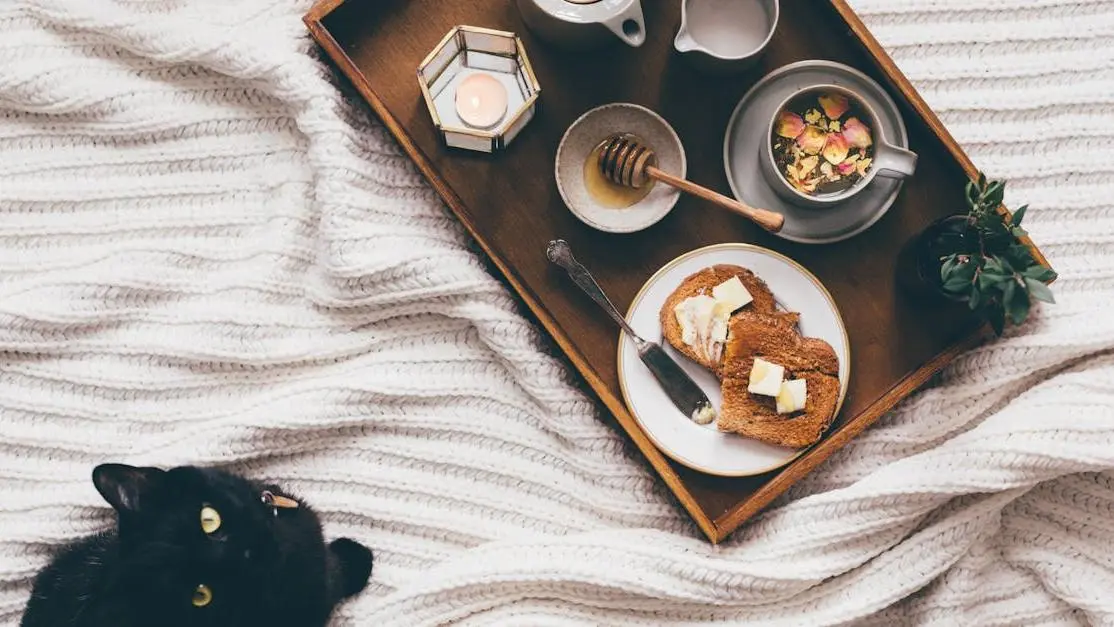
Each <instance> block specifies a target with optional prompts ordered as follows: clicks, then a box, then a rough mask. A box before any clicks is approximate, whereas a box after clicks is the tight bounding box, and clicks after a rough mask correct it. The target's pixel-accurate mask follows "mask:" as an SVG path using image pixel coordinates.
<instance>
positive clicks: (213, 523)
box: [201, 505, 220, 533]
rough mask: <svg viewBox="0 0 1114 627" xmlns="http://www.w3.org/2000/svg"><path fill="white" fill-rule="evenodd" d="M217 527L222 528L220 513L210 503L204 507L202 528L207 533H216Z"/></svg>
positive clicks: (202, 509)
mask: <svg viewBox="0 0 1114 627" xmlns="http://www.w3.org/2000/svg"><path fill="white" fill-rule="evenodd" d="M217 529H220V514H219V513H218V512H217V510H215V509H213V508H212V507H209V506H208V505H206V506H205V507H202V508H201V530H202V531H204V532H205V533H215V532H216V530H217Z"/></svg>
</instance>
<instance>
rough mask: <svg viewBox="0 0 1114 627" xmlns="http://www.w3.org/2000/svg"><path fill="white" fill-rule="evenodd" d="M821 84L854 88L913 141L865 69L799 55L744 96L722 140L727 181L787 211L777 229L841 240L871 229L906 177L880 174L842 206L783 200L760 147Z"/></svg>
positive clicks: (902, 141) (802, 237) (738, 192)
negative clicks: (797, 97) (787, 106)
mask: <svg viewBox="0 0 1114 627" xmlns="http://www.w3.org/2000/svg"><path fill="white" fill-rule="evenodd" d="M817 84H833V85H840V86H842V87H846V88H847V89H850V90H852V91H855V92H856V93H858V94H859V95H860V96H862V98H863V100H865V101H866V102H867V103H868V104H869V105H870V106H871V107H872V108H873V109H874V110H875V112H877V114H878V117H879V118H880V121H881V125H882V129H881V131H882V135H883V137H885V138H886V140H887V141H889V142H891V143H893V144H895V145H897V146H900V147H902V148H908V147H909V136H908V134H907V133H906V131H905V122H904V121H903V120H902V119H901V113H900V111H899V110H898V108H897V105H896V104H894V101H893V99H892V98H890V95H889V94H887V93H886V90H884V89H882V87H881V85H879V84H878V83H876V82H874V80H873V79H871V78H870V77H869V76H867V75H866V74H863V73H862V72H860V71H858V70H856V69H854V68H851V67H848V66H846V65H843V64H840V63H835V62H832V61H799V62H797V63H791V64H789V65H786V66H784V67H781V68H778V69H777V70H774V71H773V72H771V73H770V74H768V75H766V77H765V78H763V79H762V80H760V81H758V84H756V85H755V86H754V87H752V88H751V89H750V91H748V92H747V93H746V95H745V96H743V99H742V100H740V101H739V104H738V106H736V107H735V112H734V113H733V114H731V121H730V122H728V123H727V134H726V136H725V137H724V141H723V165H724V167H725V168H726V169H727V182H728V184H730V185H731V191H732V193H734V195H735V197H736V198H738V199H739V200H741V201H743V202H745V203H747V204H749V205H752V206H754V207H763V208H765V209H770V210H771V211H778V212H780V213H783V214H784V215H785V226H784V227H782V229H781V232H780V233H777V235H779V236H781V237H784V238H785V239H787V240H790V241H794V242H801V243H803V244H828V243H831V242H838V241H841V240H845V239H847V238H849V237H854V236H855V235H858V234H859V233H862V232H863V231H865V230H867V229H869V228H870V227H871V226H872V225H873V224H874V223H875V222H877V221H878V220H880V219H881V218H882V216H883V215H885V214H886V211H888V210H889V208H890V206H891V205H893V203H894V200H896V199H897V194H898V192H900V191H901V184H902V181H901V180H896V179H885V178H882V177H875V179H874V180H873V181H872V182H871V183H870V186H869V187H867V188H866V189H864V190H863V191H862V192H860V193H858V194H856V195H855V196H854V197H852V198H850V199H849V200H848V201H847V202H846V203H844V204H841V205H839V206H838V207H832V208H828V209H814V208H807V207H798V206H796V205H793V204H791V203H789V202H787V201H785V200H783V199H782V198H781V197H780V196H778V195H777V193H775V192H774V190H773V189H771V188H770V185H769V183H767V182H766V179H765V177H763V176H762V171H761V169H760V166H759V162H758V159H759V155H760V149H761V148H762V146H763V143H764V142H765V141H767V137H766V134H767V132H768V131H769V128H770V118H772V117H773V116H774V114H776V113H777V111H775V109H776V107H777V106H778V105H779V104H780V103H781V102H782V101H784V100H785V99H786V98H788V97H789V96H790V95H792V94H793V93H796V92H798V91H800V90H802V89H807V88H809V87H811V86H813V85H817Z"/></svg>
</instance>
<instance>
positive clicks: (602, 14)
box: [517, 0, 646, 49]
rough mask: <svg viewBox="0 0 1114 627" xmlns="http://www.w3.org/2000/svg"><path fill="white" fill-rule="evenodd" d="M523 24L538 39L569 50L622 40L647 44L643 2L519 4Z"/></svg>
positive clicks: (528, 0)
mask: <svg viewBox="0 0 1114 627" xmlns="http://www.w3.org/2000/svg"><path fill="white" fill-rule="evenodd" d="M517 1H518V10H519V12H520V13H521V14H522V21H524V22H526V26H528V27H529V28H530V30H531V31H533V32H534V34H536V35H537V36H538V37H540V38H541V39H544V40H546V41H548V42H550V43H552V44H555V45H558V46H563V47H566V48H574V49H576V48H579V49H584V48H591V47H594V46H597V45H600V44H603V43H606V42H607V41H609V40H613V38H614V37H618V38H619V39H620V40H622V41H623V42H624V43H626V44H627V45H628V46H634V47H638V46H641V45H642V42H644V41H646V21H645V19H644V18H643V16H642V3H641V0H517Z"/></svg>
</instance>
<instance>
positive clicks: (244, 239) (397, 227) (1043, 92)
mask: <svg viewBox="0 0 1114 627" xmlns="http://www.w3.org/2000/svg"><path fill="white" fill-rule="evenodd" d="M354 1H359V0H354ZM365 1H369V2H370V1H373V0H365ZM223 4H224V3H216V2H211V3H210V2H195V1H192V0H151V1H147V2H143V1H139V0H118V1H115V2H113V1H109V0H32V1H29V2H26V3H23V2H16V3H15V4H14V5H13V3H12V2H6V3H2V4H0V351H2V354H0V486H2V487H0V619H2V620H3V622H5V623H7V624H15V623H17V622H18V618H19V615H20V612H21V609H22V604H23V603H24V601H25V599H26V595H27V594H28V590H29V581H30V578H31V577H32V575H33V574H34V573H35V572H36V570H37V569H39V568H40V567H41V566H42V565H43V564H44V563H45V561H46V560H47V559H48V554H49V552H50V551H51V550H52V549H53V548H55V547H57V546H58V545H60V544H62V543H64V542H67V541H69V540H71V539H73V538H76V537H78V536H81V535H83V534H87V533H90V532H93V531H94V530H97V529H100V528H102V527H104V526H105V525H107V524H109V522H110V518H109V516H108V513H109V512H108V510H107V509H106V507H105V506H104V504H103V503H102V502H101V501H100V499H99V497H98V496H97V494H96V492H95V491H94V490H93V488H92V485H91V483H90V482H89V479H88V476H89V471H90V469H91V467H92V466H93V465H94V464H96V463H98V462H101V461H106V460H119V461H127V462H132V463H151V464H159V465H172V464H182V463H220V464H226V465H229V466H230V467H232V468H234V469H237V470H241V471H244V472H247V473H250V474H253V475H259V476H267V477H270V478H273V479H276V480H279V481H282V482H285V483H288V484H290V485H292V486H293V487H295V488H297V489H298V490H300V491H301V492H302V493H303V494H305V495H306V496H307V497H308V498H309V499H310V500H311V501H312V502H313V503H314V504H315V505H316V506H317V507H318V508H319V509H320V510H321V511H323V512H324V514H325V518H326V521H327V531H328V533H329V534H330V535H333V536H336V535H340V534H345V535H350V536H353V537H356V538H358V539H360V540H362V541H363V542H366V543H367V544H369V545H371V546H372V547H374V549H375V551H376V558H377V559H376V566H375V571H374V574H373V579H372V583H371V585H370V587H369V588H368V590H367V591H366V592H365V593H364V594H362V595H361V596H360V597H359V598H358V599H356V600H354V601H353V602H351V603H349V604H348V605H346V606H345V607H343V609H342V610H341V611H340V612H339V614H338V618H337V621H336V623H337V624H338V625H407V626H408V625H433V624H440V623H444V622H450V621H452V620H459V621H461V622H462V623H464V624H471V625H480V624H523V625H558V624H560V625H569V624H584V625H590V624H655V625H657V624H699V623H710V622H714V621H730V622H734V621H744V620H747V621H753V622H754V623H756V624H774V623H781V624H794V625H795V624H828V623H838V622H849V621H855V620H862V622H864V623H865V624H877V625H894V624H914V623H916V624H927V623H939V624H1002V623H1014V624H1021V625H1043V624H1077V623H1084V622H1088V621H1089V622H1093V623H1107V624H1114V594H1111V590H1112V589H1114V571H1112V568H1111V567H1112V565H1114V551H1112V550H1111V547H1112V546H1114V516H1112V514H1114V473H1112V472H1111V468H1114V353H1112V351H1111V348H1112V347H1114V317H1112V316H1111V314H1110V311H1111V309H1110V308H1111V304H1112V302H1114V255H1111V252H1112V249H1114V2H1111V1H1110V0H1090V1H1086V2H1070V1H1068V0H988V1H986V2H981V3H971V2H968V1H966V0H932V1H931V2H930V1H928V0H856V1H855V2H853V4H854V6H855V8H856V9H858V10H859V11H860V12H861V13H862V15H863V16H864V18H865V19H866V21H867V22H868V23H869V25H870V26H871V28H872V30H873V31H874V32H875V34H876V35H877V36H878V37H879V38H880V39H881V40H882V42H883V43H884V44H885V45H886V46H887V48H888V50H889V51H890V52H891V54H892V55H893V57H894V58H895V59H896V60H897V62H898V64H899V65H900V66H901V68H902V69H903V70H904V71H905V72H906V74H907V75H908V76H909V77H910V78H911V79H912V81H913V82H914V83H915V84H916V85H917V87H918V88H919V89H920V90H921V92H922V94H924V96H925V97H926V99H927V100H928V102H929V104H930V105H932V106H933V107H935V108H936V110H937V111H938V112H940V114H941V117H942V118H943V120H944V121H945V123H946V124H947V125H948V127H949V129H950V130H951V132H952V133H953V134H954V135H955V136H956V137H957V139H958V140H959V141H960V143H962V144H963V146H964V147H965V148H966V149H967V150H968V151H969V153H970V154H971V155H972V157H973V158H974V160H975V162H976V163H977V164H978V165H979V166H980V167H981V168H983V169H984V170H986V171H987V172H988V173H989V174H990V175H991V176H992V177H1004V178H1007V179H1008V180H1009V182H1010V183H1009V188H1008V194H1007V201H1008V203H1009V204H1010V205H1011V206H1017V205H1019V204H1022V203H1025V202H1028V203H1031V205H1032V209H1031V210H1030V211H1029V214H1028V218H1027V222H1028V225H1027V226H1028V227H1029V228H1030V230H1031V232H1032V233H1033V236H1034V238H1035V239H1036V240H1037V241H1038V242H1039V243H1040V244H1041V246H1042V248H1043V249H1044V251H1045V252H1046V253H1047V255H1048V256H1049V258H1050V259H1051V261H1052V262H1053V264H1054V265H1055V267H1056V268H1057V270H1059V272H1060V274H1061V280H1060V281H1059V282H1057V284H1056V285H1055V292H1056V296H1057V298H1058V299H1059V304H1057V305H1055V306H1053V307H1041V308H1040V310H1039V311H1037V312H1036V314H1035V316H1034V319H1033V320H1032V321H1031V322H1030V323H1029V324H1028V325H1026V326H1025V327H1024V328H1023V329H1021V330H1020V331H1016V330H1015V331H1013V332H1011V333H1009V334H1008V337H1006V338H1005V339H1003V340H1002V341H1000V342H997V343H994V344H991V345H988V346H986V347H984V348H981V349H979V350H976V351H974V352H972V353H971V354H969V355H967V356H965V357H963V358H962V359H960V360H959V361H958V362H956V363H955V365H954V366H952V367H950V368H949V369H948V370H947V371H946V372H945V373H944V375H943V376H942V377H941V379H940V380H939V382H938V385H937V386H935V387H934V388H932V389H929V390H927V391H925V392H923V393H921V394H919V395H917V396H916V397H914V398H912V399H911V400H910V401H908V402H906V403H905V404H903V405H902V406H901V407H900V408H899V409H898V410H897V411H895V412H893V413H892V414H891V415H890V416H888V417H886V418H884V419H882V420H881V421H879V422H878V424H877V425H876V426H875V427H873V428H871V429H870V430H868V431H867V432H866V433H864V434H863V435H862V436H860V437H859V438H858V439H857V440H855V441H854V442H853V443H852V444H851V445H849V446H848V447H846V448H845V449H843V450H842V451H841V452H840V453H839V454H837V455H836V456H834V457H833V458H832V459H831V460H830V461H829V462H828V463H827V464H825V465H824V466H823V467H822V468H821V469H820V470H819V471H818V472H816V473H814V474H813V475H811V476H810V477H809V478H808V479H807V480H806V481H804V482H802V483H801V484H800V485H799V486H797V487H796V488H795V489H794V490H793V491H792V492H791V494H790V495H788V498H784V499H782V500H780V501H779V502H778V503H777V505H776V506H775V507H774V508H772V509H770V510H769V511H768V512H767V513H765V514H764V515H762V516H761V517H759V518H758V519H756V520H755V521H754V522H753V523H752V524H750V525H749V526H747V527H745V528H743V529H742V530H741V531H740V532H738V533H737V534H735V535H734V536H733V538H732V539H731V540H730V541H729V542H727V543H726V544H725V545H723V546H720V547H713V546H710V545H709V544H708V543H707V542H706V541H705V540H704V539H703V538H702V537H701V536H700V535H699V534H698V532H697V531H696V529H695V527H694V526H693V525H692V524H691V523H690V522H689V520H688V518H687V517H686V515H685V514H684V513H683V512H682V510H681V509H680V508H679V507H677V506H676V505H675V504H674V503H673V501H671V500H670V498H669V497H668V494H667V492H666V490H665V489H664V488H663V487H662V486H661V485H659V483H658V482H657V481H656V480H655V479H654V477H653V476H652V475H651V474H650V473H649V472H648V471H647V469H646V468H645V467H644V466H643V464H642V463H641V462H640V461H639V457H638V455H637V454H636V452H635V451H634V450H633V448H632V447H631V446H630V445H628V444H627V443H626V441H625V439H624V438H623V436H621V435H619V434H618V433H616V432H615V431H614V430H613V429H612V428H610V427H609V426H607V423H606V422H604V421H601V420H600V419H599V418H598V417H597V416H596V415H595V413H594V411H595V410H594V405H593V403H592V402H591V401H590V400H588V398H587V397H586V396H585V395H584V394H583V393H582V392H581V391H578V390H577V389H575V388H574V387H573V386H572V385H570V383H569V380H570V379H569V377H567V376H566V374H565V372H564V367H563V366H562V364H561V362H559V361H558V360H556V359H554V358H553V357H551V356H549V355H548V354H547V353H546V352H545V351H544V350H543V343H542V342H541V341H540V336H539V334H538V332H537V331H536V330H535V329H533V328H532V327H531V326H530V325H529V324H528V323H526V322H524V321H523V319H522V318H520V317H519V316H518V315H517V314H516V313H515V305H514V301H513V299H512V298H511V296H509V295H508V293H507V292H506V291H505V290H504V289H503V287H502V286H501V285H500V283H499V282H498V281H496V280H495V279H493V278H491V277H490V276H489V275H488V274H487V273H486V272H485V270H484V268H483V266H482V264H481V262H480V261H479V260H478V258H477V257H476V256H475V255H474V254H473V253H472V252H471V251H470V249H469V244H468V242H467V239H466V237H465V236H464V235H463V234H462V230H461V229H460V228H459V227H458V225H457V224H456V223H455V222H454V221H453V220H452V219H451V218H450V217H448V216H447V214H446V213H445V212H444V211H443V209H442V207H441V205H440V203H439V202H438V200H437V198H436V197H435V195H434V193H433V192H432V191H431V190H430V188H429V187H428V186H427V185H425V183H424V182H423V181H422V179H421V178H420V176H419V175H418V174H416V172H415V170H414V169H413V168H412V167H411V166H410V164H409V162H408V161H407V159H406V158H405V157H404V156H403V155H402V154H401V152H400V150H399V149H398V148H397V146H396V145H395V144H394V143H393V142H392V140H391V139H390V137H389V135H388V134H387V133H386V132H385V131H384V129H383V128H382V126H381V125H380V124H379V123H378V122H376V121H374V120H373V119H372V118H371V116H370V115H369V114H368V113H367V112H366V110H365V108H364V107H362V106H359V105H354V104H351V103H352V102H355V99H354V98H351V96H349V97H348V99H346V98H345V96H344V95H342V93H343V92H342V91H338V87H337V85H336V84H334V82H332V80H333V79H332V77H331V74H330V72H329V71H327V70H326V69H325V67H324V65H323V64H322V63H321V62H320V60H319V59H318V58H317V57H316V53H314V52H312V51H313V47H312V46H311V44H310V42H309V40H308V38H307V37H306V34H305V30H304V27H303V25H302V24H301V22H300V17H301V15H302V13H303V12H304V11H305V10H306V9H307V8H308V5H307V3H306V2H305V1H304V0H297V1H294V0H286V1H282V0H250V1H248V2H242V3H236V4H234V5H232V6H223ZM229 4H231V3H229ZM787 17H789V18H790V19H791V16H787ZM343 89H347V88H343Z"/></svg>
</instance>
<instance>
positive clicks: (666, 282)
mask: <svg viewBox="0 0 1114 627" xmlns="http://www.w3.org/2000/svg"><path fill="white" fill-rule="evenodd" d="M718 263H724V264H734V265H738V266H742V267H744V268H749V269H750V270H751V271H753V272H754V273H755V274H757V275H758V276H759V277H760V278H761V279H762V280H764V281H766V283H767V284H768V285H769V286H770V290H771V291H773V293H774V296H775V297H776V298H777V300H778V302H779V303H780V304H781V305H782V306H784V307H785V308H786V309H788V310H790V311H797V312H800V314H801V323H800V331H801V334H802V335H804V336H806V337H818V338H820V339H822V340H824V341H826V342H827V343H829V344H831V345H832V348H834V349H835V352H836V356H837V357H838V358H839V381H840V389H839V401H838V402H837V404H836V414H837V415H838V414H839V409H840V407H841V406H842V405H843V398H844V396H846V394H847V381H848V378H849V377H850V374H851V373H850V368H851V348H850V343H849V342H848V339H847V329H846V328H844V326H843V318H842V317H841V316H840V315H839V309H838V308H837V307H836V304H835V301H834V300H833V299H832V296H831V294H829V293H828V290H827V289H825V288H824V286H823V285H822V284H821V283H820V280H819V279H817V278H816V277H815V276H813V274H812V273H811V272H809V271H808V270H806V269H805V268H804V267H802V266H801V265H800V264H798V263H797V262H795V261H793V260H792V259H789V258H788V257H786V256H784V255H782V254H780V253H776V252H774V251H772V250H767V249H765V248H760V247H758V246H753V245H750V244H717V245H715V246H708V247H706V248H701V249H698V250H694V251H692V252H690V253H687V254H684V255H681V256H680V257H678V258H676V259H674V260H673V261H671V262H669V263H668V264H666V265H665V267H664V268H662V269H661V270H658V271H657V273H655V274H654V276H652V277H650V280H649V281H647V282H646V284H645V285H643V286H642V289H641V290H640V291H639V292H638V295H637V296H635V297H634V302H633V303H631V306H630V310H629V311H628V313H627V321H628V322H630V325H631V327H633V328H634V330H635V331H636V332H638V334H639V335H641V336H642V337H644V338H646V339H647V340H653V341H658V342H662V344H663V345H664V346H665V350H666V352H668V353H669V355H670V356H671V357H673V358H674V360H676V361H677V363H679V364H680V365H681V367H682V368H684V369H685V371H686V372H688V373H689V376H691V377H692V378H693V380H694V381H696V383H697V384H698V385H700V387H701V389H703V390H704V393H705V394H707V395H708V399H709V400H711V401H712V404H713V405H715V407H716V409H717V410H718V409H719V408H720V402H721V399H722V396H721V394H720V387H719V381H718V380H717V379H716V377H715V375H713V374H712V373H711V372H709V371H707V370H705V369H704V368H702V367H700V366H698V365H696V364H695V363H693V362H691V361H689V360H688V359H687V358H685V357H684V356H683V355H681V354H680V353H678V352H677V351H675V350H673V347H671V346H669V344H668V343H667V342H664V341H662V334H661V324H660V323H659V321H658V312H660V311H661V307H662V305H664V304H665V301H666V300H667V299H668V298H669V295H670V294H671V293H672V292H673V290H675V289H677V286H679V285H680V284H681V282H682V281H684V280H685V278H686V277H688V276H689V275H691V274H693V273H695V272H699V271H700V270H703V269H704V268H707V267H708V266H713V265H715V264H718ZM619 385H620V387H621V388H622V390H623V400H625V401H626V403H627V407H628V408H630V411H631V414H632V415H633V416H634V418H635V420H637V421H638V423H639V424H640V425H641V426H642V429H643V430H644V431H645V432H646V435H647V436H649V438H650V440H651V441H652V442H653V443H654V444H655V445H656V446H657V447H658V448H659V449H661V451H662V452H663V453H665V454H666V455H668V456H669V457H671V458H673V459H674V460H676V461H677V462H679V463H681V464H684V465H685V466H688V467H689V468H692V469H694V470H699V471H701V472H705V473H708V474H712V475H720V476H725V477H743V476H748V475H758V474H762V473H764V472H768V471H770V470H774V469H775V468H778V467H780V466H783V465H785V464H787V463H789V462H790V461H792V460H793V459H795V458H796V457H797V456H798V455H800V454H801V453H803V452H804V449H789V448H782V447H779V446H773V445H770V444H765V443H762V442H759V441H757V440H752V439H750V438H745V437H742V436H739V435H735V434H731V433H721V432H720V431H718V430H717V429H716V426H715V424H714V423H713V424H710V425H706V426H701V425H698V424H696V423H694V422H693V421H692V420H691V419H689V417H688V416H685V415H684V414H682V413H681V412H680V411H679V410H678V409H677V408H676V407H675V406H674V405H673V403H671V402H670V401H669V397H668V396H666V395H665V392H664V391H662V389H661V386H660V385H658V382H657V380H656V379H654V376H653V375H652V374H650V371H649V370H647V369H646V366H645V365H644V364H643V363H642V362H641V361H640V360H639V359H638V352H637V351H636V350H635V348H634V343H632V342H631V341H630V340H629V339H628V338H627V336H626V334H623V333H621V334H620V336H619Z"/></svg>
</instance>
